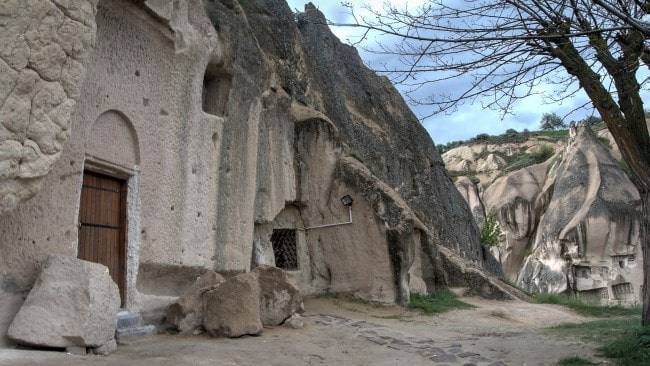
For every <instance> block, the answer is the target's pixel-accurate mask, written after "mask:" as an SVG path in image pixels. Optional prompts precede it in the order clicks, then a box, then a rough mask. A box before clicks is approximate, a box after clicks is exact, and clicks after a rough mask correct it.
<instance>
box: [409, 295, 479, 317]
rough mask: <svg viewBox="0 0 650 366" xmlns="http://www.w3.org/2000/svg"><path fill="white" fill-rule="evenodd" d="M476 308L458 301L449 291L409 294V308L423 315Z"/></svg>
mask: <svg viewBox="0 0 650 366" xmlns="http://www.w3.org/2000/svg"><path fill="white" fill-rule="evenodd" d="M475 307H476V306H474V305H470V304H468V303H465V302H462V301H460V300H458V298H457V297H456V294H454V293H453V292H451V291H441V292H438V293H436V294H432V295H422V294H411V301H409V308H411V309H417V310H420V311H422V312H423V313H424V314H440V313H444V312H446V311H450V310H455V309H473V308H475Z"/></svg>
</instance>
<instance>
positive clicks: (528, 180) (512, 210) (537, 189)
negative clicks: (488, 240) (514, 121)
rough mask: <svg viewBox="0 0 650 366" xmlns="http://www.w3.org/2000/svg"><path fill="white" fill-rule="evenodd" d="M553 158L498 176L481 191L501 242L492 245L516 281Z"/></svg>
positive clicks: (544, 198) (543, 198) (543, 201)
mask: <svg viewBox="0 0 650 366" xmlns="http://www.w3.org/2000/svg"><path fill="white" fill-rule="evenodd" d="M551 164H553V161H552V160H551V161H547V162H544V163H541V164H535V165H532V166H529V167H526V168H523V169H520V170H517V171H515V172H513V173H511V174H508V175H506V176H503V177H501V178H498V179H496V180H495V181H494V183H492V184H491V185H490V186H488V188H486V189H485V192H484V193H483V202H484V204H485V207H486V210H487V211H488V212H489V213H490V214H492V215H495V216H496V219H497V220H498V222H499V227H500V230H501V232H502V239H501V243H500V245H498V246H495V247H492V248H491V250H492V252H493V254H494V255H495V257H496V258H497V259H498V260H499V262H501V264H502V266H503V271H504V273H505V274H506V276H507V277H508V279H509V280H510V281H513V282H514V281H516V279H517V276H518V275H519V271H520V270H521V267H522V264H523V261H524V259H525V256H526V254H527V250H529V248H530V245H529V244H530V242H531V239H532V238H534V236H535V232H536V229H537V223H538V222H539V218H540V217H541V215H542V213H543V210H544V209H545V204H547V203H548V202H547V196H548V194H545V192H548V191H549V190H551V188H552V187H550V186H547V185H546V182H547V180H549V181H551V182H552V178H551V179H548V176H549V170H550V168H551Z"/></svg>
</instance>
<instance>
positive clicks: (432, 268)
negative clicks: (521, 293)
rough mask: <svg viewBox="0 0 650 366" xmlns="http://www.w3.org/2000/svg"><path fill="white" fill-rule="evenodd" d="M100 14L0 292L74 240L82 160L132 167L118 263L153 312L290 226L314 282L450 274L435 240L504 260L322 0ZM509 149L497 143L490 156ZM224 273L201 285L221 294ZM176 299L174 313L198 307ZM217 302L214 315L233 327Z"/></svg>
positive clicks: (375, 289)
mask: <svg viewBox="0 0 650 366" xmlns="http://www.w3.org/2000/svg"><path fill="white" fill-rule="evenodd" d="M54 2H55V3H57V4H59V3H65V4H73V3H74V1H67V2H63V1H54ZM15 3H16V2H11V4H15ZM12 6H13V5H12ZM68 13H72V12H68ZM88 17H89V18H92V15H91V14H89V15H88ZM88 21H90V19H88ZM96 21H97V44H96V46H95V48H94V51H93V52H92V54H91V55H90V57H89V59H88V62H87V65H86V67H87V69H88V70H89V72H88V74H89V75H93V77H92V78H86V80H85V81H84V83H83V84H82V91H83V92H82V93H81V97H80V98H79V100H78V103H77V107H76V109H75V112H74V114H73V126H74V129H75V133H74V134H72V135H71V138H70V141H69V143H68V147H67V148H66V149H64V152H63V153H64V156H65V158H64V159H61V160H60V161H59V163H58V164H57V165H56V167H55V169H54V171H53V172H52V173H51V174H49V175H47V176H46V182H48V183H47V184H44V185H43V187H44V188H43V189H44V190H45V191H43V194H40V195H38V196H37V197H36V198H35V199H33V200H31V201H30V202H25V203H24V204H22V205H20V206H19V207H18V208H17V209H15V210H13V211H12V212H11V213H9V214H5V215H3V216H2V217H0V236H2V237H3V240H1V241H0V252H2V254H3V255H2V256H0V290H1V291H3V292H5V291H6V292H11V293H12V294H18V293H20V292H22V291H25V290H27V289H29V288H30V287H31V286H32V284H33V283H34V279H35V277H36V273H37V272H36V267H37V263H39V261H41V260H42V259H43V258H44V257H45V256H46V255H47V254H48V253H65V254H67V255H71V256H74V255H76V254H77V252H78V237H79V232H80V230H79V227H78V225H77V224H78V219H79V206H80V197H81V196H82V192H83V180H84V174H85V172H84V171H85V170H87V171H91V170H92V171H95V170H97V171H100V172H102V173H103V174H108V175H111V176H114V177H116V178H119V179H120V180H122V179H124V180H126V181H125V182H124V184H125V190H126V193H127V194H126V195H127V197H126V198H127V199H126V206H127V207H126V209H125V211H126V212H125V214H126V215H127V216H128V218H127V220H125V221H126V226H128V227H127V228H126V230H127V231H128V233H127V234H128V235H126V237H127V239H126V243H124V244H125V247H126V251H127V253H126V255H125V257H126V258H123V259H124V261H125V263H120V264H119V265H118V266H116V267H120V266H122V267H126V270H124V271H123V269H122V268H117V269H116V271H123V272H124V273H120V275H121V276H122V277H121V278H123V279H124V281H121V282H124V283H120V285H123V286H124V293H125V304H126V306H127V308H128V309H130V310H139V311H141V314H142V316H143V318H144V320H145V321H146V322H161V321H162V319H163V318H164V316H165V313H166V311H167V307H168V306H169V305H170V304H172V303H174V302H175V301H176V297H179V296H182V295H183V294H184V293H185V290H186V289H187V288H188V287H189V286H191V284H192V283H193V282H194V281H195V279H196V277H197V275H198V274H201V273H203V272H205V271H206V270H208V269H211V270H215V271H216V272H219V273H225V274H232V273H247V272H250V271H251V269H252V268H254V267H255V266H256V265H259V264H277V265H282V263H280V261H276V260H275V258H274V256H275V252H274V247H273V243H271V239H272V238H273V234H274V230H282V229H285V230H288V231H289V232H290V235H291V238H292V239H294V240H288V241H289V242H290V243H289V244H287V245H292V246H293V247H292V248H291V249H292V250H291V252H292V254H294V255H293V256H292V259H293V261H292V263H291V265H287V266H286V268H285V269H287V270H288V271H287V272H288V273H287V275H288V276H289V278H290V279H291V280H294V281H295V283H296V285H297V287H298V288H300V290H301V292H303V293H305V294H318V293H323V292H331V293H347V294H352V295H354V296H357V297H360V298H364V299H368V300H373V301H381V302H385V303H395V302H401V303H406V302H408V300H409V294H410V291H414V292H433V291H435V290H436V289H438V288H440V287H443V286H444V285H445V280H444V276H442V273H441V272H442V271H443V268H442V267H441V266H439V264H440V261H441V259H440V258H439V256H438V252H437V251H436V248H437V247H446V248H450V250H453V251H455V252H456V253H457V254H458V256H459V258H461V261H466V262H467V263H471V266H473V267H476V268H483V269H486V268H490V269H493V267H492V266H486V263H490V258H489V253H487V254H486V253H484V252H482V250H481V247H480V243H479V233H478V228H477V226H476V224H475V223H474V221H473V220H472V212H471V211H470V209H469V208H468V207H467V205H465V204H464V203H463V201H462V197H461V196H460V194H459V193H458V191H457V190H456V189H455V188H454V186H453V183H452V181H451V180H450V179H449V176H448V175H447V173H446V172H445V169H444V166H443V162H442V159H441V158H440V155H439V154H438V152H437V150H436V147H435V145H434V144H433V141H431V138H430V137H429V135H428V133H427V132H426V130H425V129H424V128H423V126H422V125H421V124H420V123H419V121H418V119H417V118H416V116H415V115H414V114H413V113H412V112H411V111H410V110H409V108H408V105H407V104H406V103H405V101H404V100H403V99H402V97H401V96H400V94H399V92H398V91H397V90H396V89H395V88H394V87H393V86H392V85H391V83H390V81H389V80H388V79H387V78H385V77H381V76H379V75H377V74H375V73H374V72H372V71H371V70H369V69H368V68H367V67H366V66H365V65H364V63H363V61H362V60H361V58H360V57H359V55H358V53H357V51H356V50H355V49H354V48H353V47H350V46H348V45H345V44H343V43H341V42H340V41H339V40H338V39H336V37H335V36H334V35H333V34H332V32H331V31H330V30H329V29H328V27H327V25H326V21H325V18H324V16H323V14H322V13H320V12H319V11H318V10H317V9H316V7H315V6H313V5H307V6H306V7H305V10H304V12H300V13H298V14H294V13H293V12H292V11H291V9H290V8H289V6H288V5H287V4H286V2H285V1H284V0H246V1H243V0H240V1H233V0H187V1H173V0H146V1H145V0H140V1H132V0H100V1H99V4H98V6H97V16H96ZM88 24H90V23H88ZM3 35H4V34H3ZM2 116H4V114H3V115H2ZM500 164H502V162H501V161H500V159H498V158H497V156H496V155H495V156H493V157H491V158H489V159H488V157H487V156H486V159H485V162H484V164H482V166H484V168H485V169H493V168H494V167H495V166H499V165H500ZM35 181H36V180H34V182H35ZM343 196H351V197H352V198H353V199H354V205H353V207H352V213H351V214H350V211H348V209H347V207H346V206H344V205H342V203H341V201H340V198H341V197H343ZM51 212H56V214H50V213H51ZM352 217H354V220H352V219H351V218H352ZM348 220H349V222H348ZM352 221H353V222H352ZM330 223H339V224H341V225H337V226H335V227H334V226H327V227H323V224H330ZM285 244H286V243H285ZM120 252H122V251H120ZM122 253H123V252H122ZM493 272H495V273H496V272H498V271H496V270H495V271H493ZM476 273H479V274H480V273H482V272H481V271H478V272H476ZM473 282H476V281H473ZM222 286H225V284H222V285H221V286H219V287H218V288H217V289H215V290H213V291H208V292H206V293H205V294H204V295H203V296H202V298H204V299H205V298H206V297H208V296H209V295H208V294H212V295H210V296H212V297H215V300H218V299H217V297H216V296H214V293H213V292H214V291H220V290H219V289H221V288H222ZM241 287H242V288H243V287H244V286H243V285H242V286H241ZM251 291H252V290H251ZM246 296H248V295H246ZM194 300H196V297H193V299H192V300H191V301H190V300H189V297H188V301H189V302H192V301H194ZM232 301H233V302H232V303H231V304H229V305H228V306H231V305H232V304H239V303H237V302H236V301H235V300H232ZM237 301H244V300H237ZM216 304H218V303H216ZM0 306H2V307H3V308H4V307H6V308H9V309H12V308H13V303H12V304H7V305H4V304H0ZM179 306H180V307H181V309H176V314H177V315H178V318H179V319H176V320H174V321H173V322H174V323H178V324H180V323H182V322H183V319H186V317H185V316H186V315H189V314H191V313H194V311H193V310H192V309H193V308H194V305H192V304H189V305H188V306H187V309H185V306H184V305H182V304H180V303H179ZM215 306H219V305H215ZM249 310H250V309H249ZM258 311H259V310H258ZM210 314H212V315H209V316H208V315H207V314H206V317H208V318H209V319H213V320H214V322H211V321H208V323H209V324H208V328H210V329H208V331H212V332H213V333H215V334H221V333H222V330H221V328H224V329H225V328H228V329H230V328H231V327H230V326H229V325H228V324H226V323H224V324H225V325H224V324H221V323H220V322H221V320H220V319H219V318H218V316H217V315H214V314H216V312H210ZM0 315H2V316H3V317H10V316H11V315H13V314H9V312H6V313H3V314H0ZM168 315H169V318H170V319H174V318H175V317H176V315H175V314H168ZM213 315H214V316H213ZM247 316H248V315H247ZM251 316H252V315H251ZM258 316H259V314H258ZM180 318H183V319H180ZM224 321H225V320H224ZM273 322H274V323H275V322H277V320H273ZM5 323H6V322H5V321H4V319H2V321H0V325H1V324H5ZM192 324H194V320H192V321H190V326H188V328H191V326H192ZM257 325H258V324H254V325H253V326H252V327H247V326H233V329H235V328H237V329H235V330H234V331H232V332H231V331H230V330H226V331H223V333H227V334H240V333H242V332H247V333H249V332H255V331H257ZM176 326H177V327H178V325H176ZM181 328H183V326H182V325H181ZM242 329H243V330H242ZM251 329H252V330H251Z"/></svg>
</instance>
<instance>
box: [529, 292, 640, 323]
mask: <svg viewBox="0 0 650 366" xmlns="http://www.w3.org/2000/svg"><path fill="white" fill-rule="evenodd" d="M533 300H534V301H535V302H536V303H538V304H555V305H564V306H566V307H568V308H570V309H571V310H573V311H575V312H576V313H578V314H580V315H584V316H591V317H597V318H610V317H617V316H634V315H638V314H640V313H641V309H640V308H639V307H637V306H635V307H625V306H620V305H610V306H604V305H598V304H589V303H585V302H583V301H580V299H577V298H575V297H569V296H566V295H556V294H537V295H535V297H534V298H533Z"/></svg>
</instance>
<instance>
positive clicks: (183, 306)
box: [166, 271, 225, 334]
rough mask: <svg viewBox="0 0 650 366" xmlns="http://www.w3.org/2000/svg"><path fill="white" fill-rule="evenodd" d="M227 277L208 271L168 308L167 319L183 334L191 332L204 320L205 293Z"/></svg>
mask: <svg viewBox="0 0 650 366" xmlns="http://www.w3.org/2000/svg"><path fill="white" fill-rule="evenodd" d="M224 281H225V279H224V278H223V277H222V276H221V275H220V274H218V273H216V272H214V271H207V272H206V273H204V274H203V275H201V276H200V277H199V278H197V279H196V281H195V282H194V284H193V285H192V286H191V287H190V288H189V289H188V290H187V291H186V292H185V294H184V295H183V296H181V297H180V298H179V299H178V301H177V302H175V303H173V304H171V305H170V306H169V308H168V309H167V316H166V320H167V323H169V324H170V325H172V326H173V327H174V328H175V329H177V330H178V331H179V332H180V333H181V334H191V333H192V332H194V331H195V330H196V329H197V327H200V326H201V323H202V321H203V300H202V297H203V294H204V293H206V292H208V291H211V290H214V289H216V288H217V287H219V285H220V284H222V283H223V282H224Z"/></svg>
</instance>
